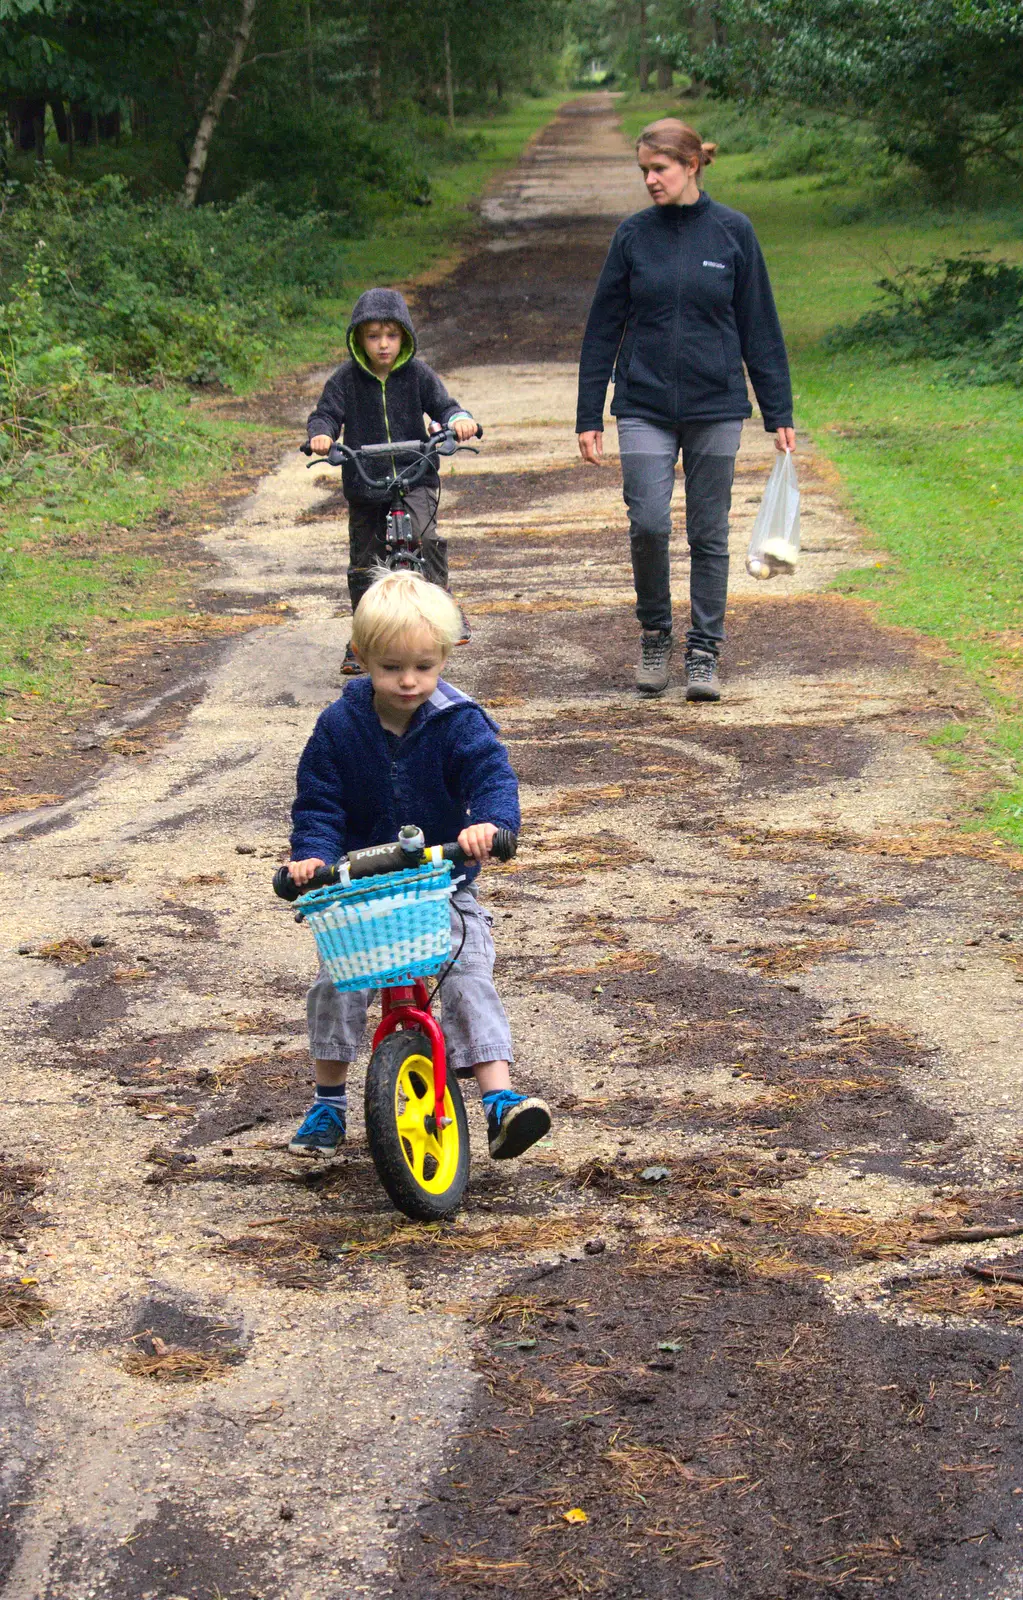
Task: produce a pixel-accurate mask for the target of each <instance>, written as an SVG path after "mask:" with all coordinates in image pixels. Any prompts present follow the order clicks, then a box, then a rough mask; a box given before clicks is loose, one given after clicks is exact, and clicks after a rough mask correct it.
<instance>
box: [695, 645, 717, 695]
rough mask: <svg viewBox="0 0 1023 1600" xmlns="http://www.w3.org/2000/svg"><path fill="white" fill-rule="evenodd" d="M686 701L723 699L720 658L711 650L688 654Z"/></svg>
mask: <svg viewBox="0 0 1023 1600" xmlns="http://www.w3.org/2000/svg"><path fill="white" fill-rule="evenodd" d="M686 699H687V700H720V699H721V685H720V683H719V682H718V658H717V656H715V655H712V654H711V652H710V651H709V650H690V651H688V652H687V654H686Z"/></svg>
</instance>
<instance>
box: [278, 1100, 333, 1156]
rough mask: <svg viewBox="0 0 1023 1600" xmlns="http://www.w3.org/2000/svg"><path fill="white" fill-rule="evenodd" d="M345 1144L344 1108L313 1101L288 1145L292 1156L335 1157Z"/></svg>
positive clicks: (321, 1101) (328, 1102) (327, 1102)
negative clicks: (338, 1149) (340, 1146)
mask: <svg viewBox="0 0 1023 1600" xmlns="http://www.w3.org/2000/svg"><path fill="white" fill-rule="evenodd" d="M344 1142H345V1107H344V1106H341V1105H335V1104H334V1103H333V1101H330V1100H314V1101H313V1103H312V1105H311V1106H310V1108H309V1110H308V1111H307V1112H306V1114H305V1117H304V1118H303V1120H302V1122H301V1125H300V1126H299V1128H298V1129H297V1131H296V1133H295V1137H294V1138H293V1139H292V1141H291V1143H290V1144H289V1145H288V1149H289V1150H290V1151H291V1153H292V1155H293V1156H336V1155H337V1147H338V1145H339V1144H344Z"/></svg>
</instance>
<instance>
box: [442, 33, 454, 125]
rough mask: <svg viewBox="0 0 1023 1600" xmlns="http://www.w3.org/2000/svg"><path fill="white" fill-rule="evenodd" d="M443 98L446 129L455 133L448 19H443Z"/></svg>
mask: <svg viewBox="0 0 1023 1600" xmlns="http://www.w3.org/2000/svg"><path fill="white" fill-rule="evenodd" d="M444 97H445V99H446V100H447V103H448V127H449V128H450V129H451V132H452V133H454V131H455V84H454V79H453V78H452V76H451V34H450V32H449V31H448V19H447V17H445V18H444Z"/></svg>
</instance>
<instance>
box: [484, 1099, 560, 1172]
mask: <svg viewBox="0 0 1023 1600" xmlns="http://www.w3.org/2000/svg"><path fill="white" fill-rule="evenodd" d="M483 1109H484V1111H485V1112H486V1114H487V1137H488V1139H489V1143H490V1154H491V1155H492V1156H493V1158H494V1160H495V1161H512V1160H513V1159H514V1158H515V1157H516V1156H520V1155H521V1154H522V1152H523V1151H524V1150H528V1149H529V1147H530V1145H531V1144H535V1143H536V1141H537V1140H538V1139H542V1138H543V1136H544V1134H545V1133H549V1132H550V1127H551V1114H550V1110H549V1109H548V1107H547V1105H546V1103H545V1102H544V1101H543V1100H541V1099H539V1098H538V1096H536V1095H531V1094H517V1093H516V1092H515V1090H514V1089H496V1090H494V1091H493V1092H492V1093H491V1094H485V1095H484V1096H483Z"/></svg>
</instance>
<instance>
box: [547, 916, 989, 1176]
mask: <svg viewBox="0 0 1023 1600" xmlns="http://www.w3.org/2000/svg"><path fill="white" fill-rule="evenodd" d="M637 956H643V953H642V952H637V951H634V950H628V949H626V950H618V949H612V950H611V951H610V952H608V950H607V948H606V947H604V948H601V947H600V946H599V945H598V946H597V947H596V953H595V954H594V955H592V956H588V955H587V952H586V946H583V947H582V948H581V949H578V950H575V951H570V950H569V949H568V948H567V947H562V952H561V954H560V955H559V957H558V958H556V959H555V960H554V961H553V962H551V963H550V964H545V965H540V964H537V963H530V964H528V966H529V975H530V976H531V977H532V979H533V981H534V982H536V983H537V984H539V985H540V986H542V987H543V988H544V989H548V990H552V991H554V992H556V993H557V992H561V993H567V994H570V995H572V996H573V997H574V998H575V999H578V1000H580V1001H584V1002H585V1003H586V1004H587V1005H588V1006H589V1007H591V1008H592V1009H593V1010H594V1011H595V1012H599V1013H601V1014H605V1015H609V1016H611V1017H613V1019H614V1025H615V1028H616V1031H617V1032H618V1034H619V1035H620V1040H621V1042H620V1044H619V1046H618V1048H617V1049H616V1050H615V1056H614V1064H613V1067H609V1068H608V1070H607V1071H606V1072H605V1073H603V1074H602V1075H601V1076H600V1078H599V1079H595V1085H596V1087H599V1088H601V1089H602V1090H603V1092H604V1097H605V1098H603V1100H602V1101H601V1100H600V1099H598V1100H597V1103H595V1104H591V1105H590V1106H589V1107H588V1108H587V1107H581V1106H579V1105H578V1103H577V1102H575V1101H572V1102H571V1103H563V1104H565V1108H566V1109H569V1110H572V1111H573V1114H578V1112H579V1111H580V1110H582V1111H584V1112H585V1111H586V1110H589V1113H590V1115H593V1116H596V1117H599V1118H600V1119H601V1120H604V1121H607V1122H608V1124H609V1125H612V1126H615V1125H617V1124H618V1122H619V1121H620V1120H626V1121H628V1122H629V1124H630V1125H631V1126H633V1127H656V1128H666V1129H667V1128H679V1129H688V1130H691V1131H697V1130H699V1129H701V1128H702V1129H707V1130H709V1129H712V1128H715V1127H720V1128H722V1129H727V1128H743V1129H745V1130H747V1132H750V1133H756V1135H757V1136H758V1137H759V1139H760V1140H761V1141H762V1142H764V1143H770V1144H784V1145H786V1146H794V1147H796V1148H798V1149H800V1150H808V1151H817V1152H824V1151H829V1150H841V1151H843V1152H844V1153H845V1154H846V1155H847V1156H850V1157H852V1156H854V1155H855V1154H856V1153H857V1152H858V1151H859V1150H861V1149H863V1148H866V1149H870V1148H872V1147H874V1146H875V1145H878V1144H883V1145H884V1146H885V1147H886V1148H887V1150H889V1151H890V1152H892V1159H893V1160H895V1161H897V1160H898V1159H899V1158H900V1157H901V1160H902V1161H906V1160H910V1159H912V1158H913V1156H914V1154H915V1150H914V1147H918V1146H927V1151H926V1159H927V1160H928V1162H929V1163H930V1164H932V1165H940V1149H939V1148H938V1147H940V1146H941V1145H942V1144H943V1143H944V1142H945V1141H946V1140H948V1139H949V1137H950V1135H951V1133H952V1129H953V1122H952V1119H951V1117H950V1116H949V1115H948V1113H947V1112H945V1111H941V1110H937V1109H936V1108H934V1107H931V1106H929V1105H927V1104H925V1102H924V1101H923V1100H921V1099H920V1097H919V1095H917V1094H916V1093H915V1092H914V1090H913V1089H911V1088H910V1087H909V1086H908V1085H907V1083H906V1082H905V1081H904V1079H905V1077H906V1076H907V1075H908V1074H909V1073H910V1072H911V1073H912V1074H913V1076H914V1079H916V1080H917V1081H918V1080H919V1078H920V1077H921V1076H924V1075H926V1073H927V1072H928V1071H930V1070H933V1068H934V1063H935V1056H934V1053H933V1052H931V1051H930V1050H928V1049H925V1048H924V1047H923V1046H921V1045H920V1044H919V1043H918V1042H917V1041H916V1040H914V1039H913V1037H912V1036H911V1035H909V1034H907V1033H904V1032H903V1031H901V1030H899V1029H895V1028H891V1027H889V1026H887V1025H886V1024H884V1023H879V1022H874V1021H872V1019H870V1018H869V1017H865V1016H862V1015H858V1014H857V1015H853V1016H850V1017H849V1018H847V1019H845V1020H844V1021H841V1022H838V1023H835V1024H830V1025H828V1024H826V1023H825V1022H824V1020H823V1018H822V1015H821V1013H820V1011H819V1009H818V1008H817V1006H816V1004H815V1002H813V1001H811V1000H810V999H808V997H806V996H805V995H803V994H801V993H799V992H798V989H796V990H793V989H790V988H787V987H786V986H785V985H784V984H782V983H773V982H771V981H769V980H766V979H764V978H762V977H761V976H760V975H759V973H757V972H756V970H755V969H754V970H753V971H751V972H749V973H741V972H730V971H727V970H725V969H723V968H714V967H711V966H706V967H704V966H700V967H686V966H684V965H682V964H679V963H677V962H675V961H666V960H663V959H660V958H659V957H657V956H656V954H654V953H652V952H647V953H646V955H645V958H644V959H637ZM523 965H524V967H525V966H526V965H527V964H525V963H524V964H523ZM713 1072H719V1073H721V1072H727V1073H729V1074H730V1075H731V1077H732V1079H733V1080H735V1082H736V1084H737V1086H740V1085H741V1086H742V1087H743V1088H744V1089H745V1090H749V1089H750V1088H752V1087H754V1086H755V1087H756V1092H755V1093H753V1094H749V1093H743V1094H742V1096H741V1097H737V1100H736V1103H734V1104H731V1103H729V1104H715V1103H709V1104H708V1103H705V1102H704V1101H702V1100H701V1099H700V1098H699V1097H698V1096H696V1095H694V1094H693V1093H692V1092H691V1091H689V1090H687V1087H686V1079H687V1077H688V1076H690V1075H697V1076H699V1075H706V1074H708V1073H713ZM616 1080H617V1081H616ZM623 1095H624V1096H625V1098H626V1103H625V1104H624V1105H619V1097H620V1096H623ZM960 1159H961V1155H960Z"/></svg>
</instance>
